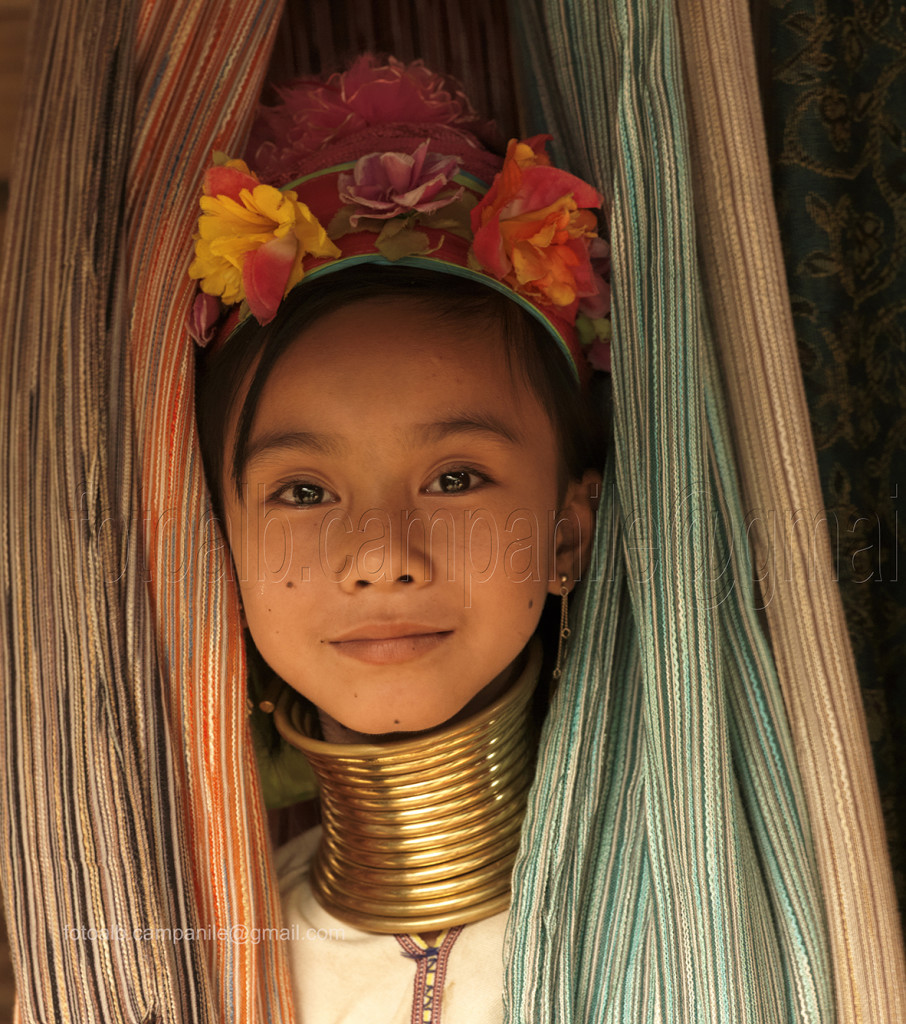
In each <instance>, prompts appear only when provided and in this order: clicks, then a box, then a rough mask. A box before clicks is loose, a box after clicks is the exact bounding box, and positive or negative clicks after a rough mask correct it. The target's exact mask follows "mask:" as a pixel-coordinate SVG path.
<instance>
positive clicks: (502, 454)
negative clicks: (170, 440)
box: [224, 301, 592, 733]
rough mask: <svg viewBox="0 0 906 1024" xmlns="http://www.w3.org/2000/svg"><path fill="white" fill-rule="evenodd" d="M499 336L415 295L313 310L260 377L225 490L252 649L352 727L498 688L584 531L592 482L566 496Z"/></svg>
mask: <svg viewBox="0 0 906 1024" xmlns="http://www.w3.org/2000/svg"><path fill="white" fill-rule="evenodd" d="M500 334H501V331H500V329H499V328H496V327H492V326H487V327H481V328H478V329H476V328H475V326H474V325H470V326H469V327H468V328H463V327H458V326H456V325H450V324H443V323H438V322H436V321H434V320H432V318H431V317H430V316H429V315H427V314H426V313H425V311H424V310H423V309H422V308H420V307H418V306H417V305H415V304H413V303H411V302H408V301H403V302H397V303H390V302H384V301H368V302H363V303H359V304H356V305H352V306H347V307H344V308H342V309H340V310H338V311H337V312H335V313H331V314H329V315H327V316H325V317H323V318H322V319H320V320H318V321H317V322H316V323H315V324H314V325H313V326H311V327H310V328H308V329H307V330H306V331H304V333H303V334H302V335H301V336H300V337H299V339H298V341H296V342H295V343H294V344H293V345H292V346H291V347H290V348H289V349H288V350H287V351H286V353H285V354H284V355H283V356H281V358H280V360H279V362H278V363H277V365H276V366H275V368H274V370H273V372H272V373H271V375H270V377H269V379H268V381H267V383H266V385H265V387H264V390H263V392H262V394H261V398H260V403H259V405H258V408H257V411H256V414H255V419H254V422H253V425H252V430H251V434H250V439H249V445H248V450H247V451H248V458H247V461H246V463H245V470H244V473H243V479H242V487H241V497H240V496H237V494H236V490H235V489H234V487H232V486H231V485H229V484H228V485H227V486H226V487H225V488H224V492H225V500H224V506H225V508H224V511H225V513H226V518H227V533H228V537H229V542H230V547H231V551H232V554H233V558H234V562H235V565H236V569H237V573H238V577H239V584H240V590H241V596H242V602H243V607H244V612H245V617H246V621H247V624H248V627H249V629H250V631H251V634H252V637H253V638H254V641H255V644H256V645H257V647H258V649H259V651H260V652H261V654H262V656H263V657H264V658H265V660H266V661H267V662H268V664H269V665H270V666H271V667H272V668H273V669H274V671H276V672H277V673H278V674H279V675H280V676H281V677H282V678H283V679H284V680H285V681H286V682H287V683H289V684H290V685H291V686H293V687H294V688H295V689H297V690H298V691H299V692H300V693H302V694H304V695H305V696H306V697H308V698H309V699H310V700H311V701H312V702H313V703H314V704H315V705H317V707H318V708H320V709H321V710H322V711H323V712H325V713H326V714H327V715H329V716H330V717H331V718H333V719H334V720H336V721H338V722H339V723H341V724H342V725H343V726H345V727H347V728H348V729H351V730H355V731H357V732H363V733H387V732H399V731H410V730H421V729H428V728H431V727H433V726H436V725H438V724H440V723H442V722H444V721H446V720H448V719H450V718H451V717H453V716H455V715H456V713H457V712H459V711H460V710H461V709H462V708H464V707H465V706H466V705H467V704H469V702H470V701H472V700H473V698H476V696H477V695H478V694H479V693H481V691H482V690H485V689H486V688H487V687H488V684H489V683H490V682H491V681H493V680H496V681H498V683H499V682H500V681H501V680H505V679H506V678H507V676H508V675H509V674H512V673H513V672H514V671H515V668H516V663H517V660H518V658H519V655H520V652H521V651H522V650H523V648H524V647H525V645H526V643H527V641H528V640H529V638H530V637H531V635H532V633H533V632H534V630H535V628H536V626H537V624H538V618H539V615H540V613H541V609H542V606H543V604H544V600H545V597H546V595H547V594H548V593H549V592H558V591H559V587H560V583H559V580H558V570H559V569H565V571H567V572H569V573H570V574H572V573H573V572H574V571H575V561H574V559H575V553H576V549H577V547H578V546H582V545H585V544H587V542H588V539H589V535H590V533H591V529H592V513H591V508H590V500H589V498H588V487H587V483H588V480H586V481H585V482H584V483H583V482H580V481H575V482H572V483H570V484H569V486H568V488H567V492H566V494H565V495H563V494H560V493H559V490H560V488H559V486H558V481H559V480H560V478H561V475H560V473H559V470H560V458H559V449H558V444H557V439H556V436H555V432H554V428H553V426H552V424H551V421H550V418H549V416H548V415H547V413H546V412H545V411H544V409H543V408H542V407H541V405H540V403H539V401H538V399H537V397H536V396H535V395H534V393H533V392H532V391H531V390H530V389H529V388H527V387H526V386H525V385H524V384H522V383H521V382H520V381H519V380H518V379H516V378H514V376H513V373H512V371H511V370H510V368H509V367H508V365H507V361H506V356H505V352H504V341H503V338H502V337H500ZM241 399H242V396H241V395H240V404H241ZM230 435H232V436H230ZM234 439H235V423H233V426H232V430H231V431H230V433H229V434H228V438H227V451H228V452H229V451H231V450H232V444H233V443H234ZM227 461H228V460H227ZM558 524H560V525H559V528H558ZM571 578H572V575H571Z"/></svg>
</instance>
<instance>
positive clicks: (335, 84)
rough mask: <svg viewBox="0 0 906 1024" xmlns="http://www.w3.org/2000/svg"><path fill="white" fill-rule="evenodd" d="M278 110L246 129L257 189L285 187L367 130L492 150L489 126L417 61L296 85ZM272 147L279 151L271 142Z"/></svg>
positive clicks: (364, 67) (370, 61)
mask: <svg viewBox="0 0 906 1024" xmlns="http://www.w3.org/2000/svg"><path fill="white" fill-rule="evenodd" d="M280 98H281V100H282V101H283V102H282V103H281V105H280V106H277V107H271V108H265V109H263V110H262V112H261V114H260V115H259V117H258V119H257V121H256V123H255V125H254V126H253V128H252V137H251V139H250V141H249V148H248V150H247V152H248V154H249V157H250V159H251V160H252V162H253V163H254V165H255V167H257V169H258V172H259V174H260V175H261V178H262V180H263V181H273V182H276V181H280V180H285V179H286V177H287V176H288V175H292V173H293V171H294V168H295V167H296V166H298V164H299V162H300V161H301V160H302V159H303V158H305V157H307V156H308V155H309V154H311V153H313V152H314V151H315V150H318V149H321V148H323V147H324V146H327V145H329V144H331V143H334V142H338V141H339V140H340V139H343V138H345V137H346V136H348V135H352V134H353V133H354V132H358V131H361V130H362V129H363V128H367V127H368V126H369V125H372V124H390V123H396V124H403V123H407V122H410V123H420V124H425V123H427V124H443V125H450V126H453V127H455V128H460V129H465V130H466V131H469V132H471V133H472V134H473V135H477V136H478V137H479V138H480V139H482V140H483V141H485V143H486V144H489V145H491V146H492V148H493V145H494V144H495V143H496V141H497V138H498V136H497V132H496V128H495V127H494V125H493V122H487V121H482V120H481V118H479V116H478V114H476V113H475V110H474V109H473V108H472V105H471V103H470V102H469V100H468V97H467V96H466V95H465V93H464V92H463V91H462V87H461V85H460V84H459V82H457V81H456V80H455V79H452V78H447V77H445V76H443V75H439V74H436V73H435V72H433V71H429V70H428V68H426V67H425V65H424V64H423V63H422V62H421V61H420V60H419V61H414V62H413V63H411V64H404V63H402V62H401V61H398V60H396V58H394V57H390V58H389V60H388V62H387V63H386V64H379V63H378V61H377V58H375V57H374V56H373V55H371V54H364V55H363V56H361V57H359V58H358V59H357V60H356V61H355V63H354V64H353V65H352V67H351V68H350V69H349V70H348V71H344V72H342V73H338V74H335V75H331V77H330V78H329V79H328V80H327V82H322V81H321V80H320V79H305V78H303V79H299V80H298V81H296V82H294V83H293V84H292V85H289V86H287V87H285V88H284V89H281V90H280ZM275 139H279V140H280V141H279V143H277V142H274V141H273V140H275Z"/></svg>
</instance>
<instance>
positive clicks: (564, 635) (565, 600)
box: [554, 576, 570, 682]
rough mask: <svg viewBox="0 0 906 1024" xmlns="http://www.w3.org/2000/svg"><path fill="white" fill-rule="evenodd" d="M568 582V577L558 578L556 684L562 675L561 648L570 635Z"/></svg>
mask: <svg viewBox="0 0 906 1024" xmlns="http://www.w3.org/2000/svg"><path fill="white" fill-rule="evenodd" d="M568 581H569V577H568V576H561V577H560V637H559V639H558V640H557V661H556V663H555V664H554V682H557V681H558V680H559V679H560V676H561V675H562V673H563V669H562V667H561V664H562V662H563V648H564V647H565V646H566V641H567V640H569V634H570V628H569V587H567V585H566V584H567V582H568Z"/></svg>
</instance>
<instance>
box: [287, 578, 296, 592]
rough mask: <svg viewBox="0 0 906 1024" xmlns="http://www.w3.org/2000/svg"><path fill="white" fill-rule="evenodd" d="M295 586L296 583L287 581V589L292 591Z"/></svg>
mask: <svg viewBox="0 0 906 1024" xmlns="http://www.w3.org/2000/svg"><path fill="white" fill-rule="evenodd" d="M295 585H296V584H295V583H293V581H292V580H287V581H286V586H287V587H288V588H289V589H290V590H292V588H293V587H294V586H295Z"/></svg>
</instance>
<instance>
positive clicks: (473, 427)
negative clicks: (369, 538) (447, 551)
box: [243, 412, 522, 466]
mask: <svg viewBox="0 0 906 1024" xmlns="http://www.w3.org/2000/svg"><path fill="white" fill-rule="evenodd" d="M415 430H416V433H417V435H418V438H419V441H421V442H422V443H428V444H430V443H432V442H435V443H436V442H438V441H444V440H446V439H447V438H448V437H452V436H453V435H455V434H485V435H490V436H491V437H492V438H493V439H495V440H500V439H503V440H504V441H506V442H507V443H508V444H514V445H519V444H522V437H521V436H520V435H519V434H518V433H516V432H514V431H513V430H512V429H511V428H510V427H509V426H507V425H506V424H505V423H504V422H503V421H502V420H500V419H498V418H497V417H496V416H494V415H492V414H491V413H485V412H479V413H467V414H464V415H462V416H455V417H453V418H451V419H447V420H438V421H436V422H434V423H420V424H418V425H417V426H416V428H415ZM347 447H348V443H347V442H346V441H345V439H343V438H339V437H335V436H334V435H333V434H318V433H316V432H315V431H313V430H270V431H265V433H263V434H261V435H260V436H259V437H256V438H255V440H254V441H251V442H249V446H248V451H247V452H246V456H245V458H244V459H243V463H244V465H246V466H247V465H249V464H250V463H252V462H254V461H255V460H256V459H258V458H260V457H261V456H262V455H269V454H271V453H273V452H279V451H302V452H311V453H313V454H315V455H328V456H336V455H340V454H342V452H343V451H344V450H345V449H346V448H347Z"/></svg>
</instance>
